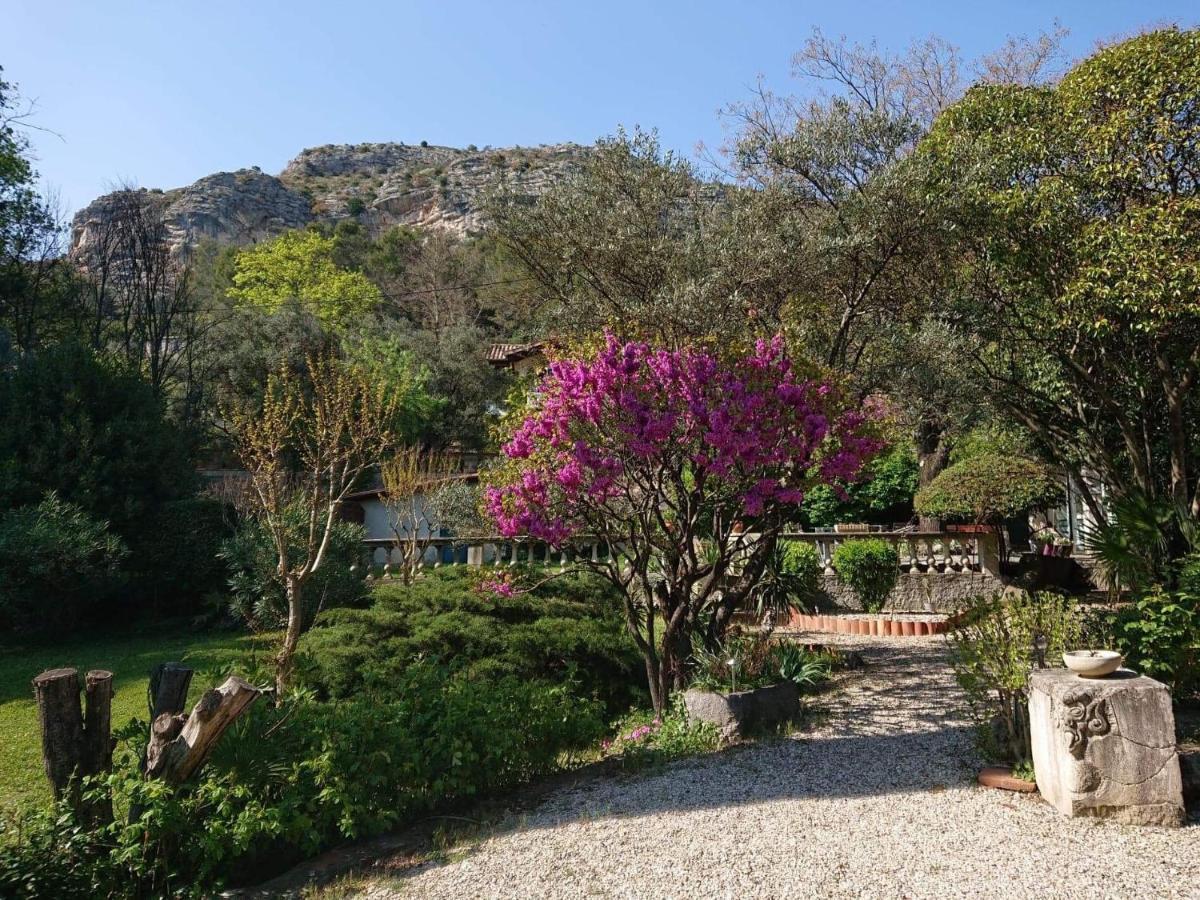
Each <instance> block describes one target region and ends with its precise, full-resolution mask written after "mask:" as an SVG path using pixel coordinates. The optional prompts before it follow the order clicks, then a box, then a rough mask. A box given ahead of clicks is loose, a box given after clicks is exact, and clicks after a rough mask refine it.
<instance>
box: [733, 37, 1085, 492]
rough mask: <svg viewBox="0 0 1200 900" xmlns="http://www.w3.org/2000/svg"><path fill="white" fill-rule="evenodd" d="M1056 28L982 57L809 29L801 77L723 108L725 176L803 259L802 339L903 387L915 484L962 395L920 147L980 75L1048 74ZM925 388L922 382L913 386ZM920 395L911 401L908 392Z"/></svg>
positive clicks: (858, 372) (928, 44)
mask: <svg viewBox="0 0 1200 900" xmlns="http://www.w3.org/2000/svg"><path fill="white" fill-rule="evenodd" d="M1062 35H1063V32H1062V31H1061V29H1059V30H1056V31H1055V32H1053V33H1051V34H1046V35H1041V36H1039V37H1038V38H1037V39H1035V40H1033V41H1028V40H1021V39H1010V41H1009V42H1008V43H1007V44H1006V45H1005V47H1003V48H1001V50H999V51H997V52H996V53H994V54H992V55H990V56H987V57H984V58H982V59H981V60H979V61H978V62H976V63H975V64H974V65H973V66H968V65H966V64H965V63H964V61H963V60H962V58H961V55H960V53H959V51H958V50H957V48H955V47H954V46H952V45H950V44H948V43H947V42H945V41H943V40H941V39H939V38H936V37H930V38H926V39H924V40H920V41H917V42H916V43H914V44H913V45H912V46H911V47H910V48H909V49H908V50H907V51H906V52H904V53H902V54H898V55H893V54H889V53H887V52H884V51H882V50H880V49H879V48H878V47H877V46H876V45H875V44H874V43H872V44H869V45H865V46H864V45H857V44H852V43H850V42H848V41H847V40H846V39H845V38H842V39H840V40H833V39H830V38H828V37H826V36H824V35H823V34H821V33H820V31H815V32H814V33H813V35H812V37H811V38H810V39H809V40H808V42H807V43H806V44H805V46H804V47H803V49H802V50H801V51H800V52H799V53H797V54H796V56H795V58H794V60H793V73H794V75H795V76H796V77H797V78H798V79H799V81H800V83H801V85H802V90H801V93H800V94H799V95H796V96H780V95H777V94H774V93H773V92H771V91H769V90H768V89H766V88H765V87H764V86H762V85H760V87H759V90H758V92H757V94H756V96H755V97H754V98H752V100H751V101H749V102H745V103H739V104H734V105H733V106H730V107H729V108H728V109H727V111H726V112H727V115H728V117H729V118H730V119H731V121H732V122H733V123H734V127H735V132H734V139H733V141H732V143H731V145H730V146H729V147H728V148H727V150H728V153H727V155H728V159H729V162H730V174H731V175H733V176H734V177H735V178H737V179H738V180H739V181H740V182H743V183H746V184H749V185H753V186H754V187H755V188H757V190H758V191H759V192H760V193H762V194H764V195H767V196H772V197H774V198H775V199H774V200H773V202H772V205H773V207H774V208H775V209H776V210H777V212H778V215H779V217H780V219H781V220H782V221H790V222H791V224H790V226H788V230H789V231H790V232H791V233H792V234H794V235H796V236H797V238H798V240H795V241H794V243H793V245H792V246H791V247H790V248H789V252H791V253H793V254H794V255H795V256H796V258H797V259H798V260H799V261H800V265H799V267H798V271H799V273H800V277H799V278H798V279H797V280H796V281H795V282H794V284H793V285H792V288H793V290H792V293H791V296H790V300H789V306H788V308H787V310H786V311H785V319H786V321H787V324H788V334H789V336H790V337H791V338H792V339H793V340H794V341H795V342H796V343H797V345H798V348H799V349H802V350H803V351H804V352H806V353H808V354H809V355H811V356H812V357H814V358H815V359H817V360H819V361H821V362H822V363H823V364H824V365H825V366H826V367H828V368H829V369H830V370H832V371H834V372H836V373H839V374H840V375H842V376H843V377H846V378H849V379H850V380H851V382H852V383H853V385H854V387H855V389H856V390H857V391H858V392H859V393H860V394H861V395H865V394H868V393H870V392H875V391H883V392H886V393H889V394H891V395H892V396H894V397H895V398H896V399H897V406H898V407H899V408H900V411H901V415H902V416H903V417H904V418H906V419H907V420H908V422H909V423H910V425H911V427H912V429H913V437H914V440H915V443H916V445H917V448H918V452H919V454H920V466H921V469H920V478H921V481H922V483H927V482H928V481H929V480H930V479H932V478H933V477H934V476H935V475H936V474H937V472H938V471H939V470H940V468H941V467H942V466H943V465H944V464H945V460H946V446H945V441H944V435H945V432H946V431H947V430H948V429H950V428H952V427H953V426H954V425H955V424H956V423H955V421H954V420H955V415H954V413H955V411H956V407H960V406H961V404H959V403H957V402H956V398H957V397H958V396H959V395H960V394H961V393H962V385H961V379H957V378H955V377H954V375H953V371H954V368H955V367H956V366H955V364H954V363H953V361H950V368H949V369H948V370H946V369H943V367H942V365H941V364H942V363H943V362H945V361H946V360H945V354H944V353H941V352H935V353H932V354H930V353H926V352H923V351H924V350H926V349H928V348H929V347H931V346H937V345H938V343H939V339H938V338H937V337H936V335H939V334H940V333H941V331H942V328H941V327H940V326H939V324H938V323H939V319H940V318H941V316H940V310H939V309H938V308H937V303H936V298H937V296H938V295H939V294H940V293H941V292H942V291H943V289H944V287H943V286H944V283H945V280H946V278H947V277H948V275H949V273H948V271H947V269H946V266H945V262H946V260H947V253H946V249H947V248H946V244H945V242H944V241H943V239H942V234H941V232H940V231H939V230H938V229H937V228H934V227H931V226H932V225H933V223H934V222H935V221H936V215H937V209H938V206H937V198H936V197H933V196H931V195H930V193H929V191H928V190H927V189H926V188H927V182H926V179H925V177H924V174H923V171H922V169H923V166H924V165H925V164H926V161H925V160H924V158H923V157H920V156H914V154H913V150H914V149H915V147H916V146H917V144H918V142H919V141H920V140H921V138H922V137H923V136H924V135H925V134H926V133H927V131H928V129H929V128H930V126H931V125H932V123H933V122H934V120H935V119H936V118H937V116H938V115H939V114H940V113H941V112H942V111H943V110H944V109H945V108H946V107H947V106H948V105H949V104H951V103H952V102H954V101H955V100H956V99H958V97H960V96H961V95H962V92H963V90H964V89H965V85H966V81H967V78H968V77H969V75H971V74H973V75H974V77H975V78H977V79H979V80H991V79H1003V80H1008V79H1018V80H1020V81H1022V82H1026V81H1031V80H1038V79H1042V78H1045V77H1047V76H1048V75H1049V74H1052V66H1053V64H1054V62H1055V61H1056V58H1057V57H1056V54H1057V47H1058V43H1059V41H1060V40H1061V37H1062ZM914 386H919V387H921V388H922V390H920V391H915V392H914V391H912V390H908V388H911V387H914ZM911 401H916V402H915V403H914V402H911Z"/></svg>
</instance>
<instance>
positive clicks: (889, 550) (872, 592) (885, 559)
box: [833, 538, 900, 612]
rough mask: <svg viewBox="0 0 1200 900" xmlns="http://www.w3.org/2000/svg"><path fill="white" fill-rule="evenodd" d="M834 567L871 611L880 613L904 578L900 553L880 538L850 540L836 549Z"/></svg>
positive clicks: (867, 609) (841, 579) (839, 577)
mask: <svg viewBox="0 0 1200 900" xmlns="http://www.w3.org/2000/svg"><path fill="white" fill-rule="evenodd" d="M833 569H834V571H835V572H837V577H838V580H839V581H841V582H842V583H843V584H845V585H848V586H849V587H850V589H851V590H852V591H854V594H855V596H857V597H858V599H859V601H860V602H861V603H862V605H863V609H865V610H866V611H867V612H879V610H881V609H883V604H884V603H886V602H887V597H888V594H889V593H891V590H892V588H893V587H895V586H896V580H897V579H898V578H899V577H900V555H899V553H897V552H896V548H895V547H893V546H892V545H891V544H889V543H888V542H887V541H883V540H880V539H879V538H864V539H862V540H849V541H845V542H844V543H842V544H839V545H838V547H837V549H836V550H834V551H833Z"/></svg>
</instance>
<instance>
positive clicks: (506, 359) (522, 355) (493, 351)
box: [486, 341, 546, 369]
mask: <svg viewBox="0 0 1200 900" xmlns="http://www.w3.org/2000/svg"><path fill="white" fill-rule="evenodd" d="M545 345H546V342H545V341H534V342H533V343H530V344H492V345H491V346H490V347H488V349H487V354H486V358H487V361H488V362H490V363H491V364H492V365H493V366H495V367H496V368H498V369H503V368H505V367H506V366H511V365H512V364H513V363H515V362H519V361H520V360H522V359H528V358H529V357H531V356H536V355H537V354H539V353H541V352H542V351H543V350H544V349H545Z"/></svg>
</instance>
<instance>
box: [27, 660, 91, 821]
mask: <svg viewBox="0 0 1200 900" xmlns="http://www.w3.org/2000/svg"><path fill="white" fill-rule="evenodd" d="M33 694H34V697H36V698H37V707H38V722H39V723H40V724H41V729H42V763H43V765H44V766H45V768H46V777H47V778H48V779H50V786H51V787H52V788H53V789H54V799H55V800H61V799H63V798H64V797H66V796H68V793H69V792H71V791H72V780H73V778H74V776H75V773H76V772H77V771H78V770H79V762H80V760H79V756H80V752H81V750H82V749H83V713H82V711H81V710H80V708H79V672H78V671H77V670H75V669H50V670H48V671H45V672H43V673H42V674H41V675H39V676H37V678H35V679H33ZM78 803H79V800H78V792H77V789H75V792H74V794H73V796H71V805H72V806H78Z"/></svg>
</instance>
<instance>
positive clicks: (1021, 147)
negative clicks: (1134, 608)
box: [921, 29, 1200, 518]
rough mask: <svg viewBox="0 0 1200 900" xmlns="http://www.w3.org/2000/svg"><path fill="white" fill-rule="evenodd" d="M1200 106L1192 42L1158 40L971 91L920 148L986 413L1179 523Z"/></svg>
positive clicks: (1198, 324)
mask: <svg viewBox="0 0 1200 900" xmlns="http://www.w3.org/2000/svg"><path fill="white" fill-rule="evenodd" d="M1198 109H1200V31H1195V30H1192V31H1179V30H1176V29H1168V30H1162V31H1155V32H1151V33H1148V34H1143V35H1140V36H1138V37H1135V38H1133V39H1131V40H1128V41H1125V42H1122V43H1119V44H1114V45H1111V46H1108V47H1105V48H1103V49H1102V50H1100V51H1099V52H1098V53H1096V54H1095V55H1093V56H1092V57H1090V58H1089V59H1087V60H1085V61H1083V62H1082V63H1080V64H1079V65H1077V66H1076V67H1075V68H1074V69H1073V70H1072V71H1070V72H1069V73H1068V74H1067V75H1066V76H1065V77H1064V78H1063V79H1062V80H1061V82H1059V83H1058V84H1057V85H1055V86H1052V87H1014V86H996V85H992V86H981V87H977V88H974V89H972V90H971V91H970V92H968V94H967V95H966V97H965V98H964V99H963V100H962V101H961V102H959V103H958V104H956V105H955V106H953V107H952V108H950V109H949V110H947V111H946V112H945V113H944V114H943V115H942V116H941V117H940V118H939V120H938V121H937V123H936V124H935V125H934V127H933V129H932V131H931V133H930V135H929V137H928V138H927V139H926V140H925V142H924V144H923V146H922V148H921V155H922V157H923V158H924V159H925V161H926V163H927V164H928V166H929V172H930V173H931V185H930V189H931V191H932V192H933V193H935V194H937V195H938V196H940V197H941V198H943V201H944V203H945V207H944V208H943V210H942V214H943V215H944V221H945V223H946V224H947V226H948V227H949V228H950V233H952V234H954V235H956V236H957V238H958V239H959V241H960V243H959V246H960V250H961V254H962V255H961V259H962V260H963V263H964V265H963V267H962V271H961V272H960V276H961V281H960V303H961V307H962V308H961V309H960V310H958V320H959V321H960V322H961V323H962V327H963V328H964V329H966V331H967V332H968V333H969V334H970V335H972V336H973V337H974V341H975V348H974V352H973V353H971V354H969V355H968V357H966V358H967V359H968V360H971V359H973V360H974V361H975V363H976V364H977V367H978V370H979V372H980V374H982V375H983V376H984V377H985V378H986V379H987V381H988V382H989V383H990V384H991V385H992V386H993V387H994V388H995V391H994V392H993V400H994V402H996V403H997V404H998V405H999V406H1000V407H1001V408H1002V410H1003V411H1005V412H1006V413H1008V414H1009V415H1011V416H1012V417H1013V418H1015V419H1016V420H1017V421H1020V422H1021V423H1023V424H1024V425H1025V426H1027V427H1028V428H1029V429H1030V430H1031V431H1032V433H1033V434H1034V436H1035V438H1036V439H1037V442H1038V444H1039V447H1040V448H1041V449H1042V451H1043V452H1044V453H1046V454H1048V455H1049V456H1050V458H1053V459H1054V460H1055V461H1056V462H1059V463H1060V464H1062V465H1063V466H1064V467H1065V468H1067V469H1068V470H1070V471H1073V472H1075V473H1076V474H1078V472H1079V470H1080V468H1081V467H1084V466H1086V467H1087V468H1089V469H1091V470H1093V471H1095V472H1097V473H1099V474H1100V475H1101V476H1102V477H1103V478H1104V480H1105V481H1106V482H1107V483H1108V485H1109V487H1110V488H1111V489H1113V490H1114V491H1115V492H1116V493H1119V494H1125V495H1128V494H1130V493H1132V492H1133V491H1134V490H1138V491H1141V492H1142V493H1144V494H1146V495H1147V496H1150V497H1155V496H1169V497H1171V498H1172V499H1173V500H1174V501H1175V502H1176V503H1177V504H1179V505H1186V506H1188V507H1189V508H1190V514H1191V516H1192V517H1193V518H1196V517H1197V516H1200V490H1198V487H1200V484H1198V479H1197V477H1196V476H1197V472H1196V467H1197V451H1196V439H1197V435H1196V433H1195V429H1194V428H1192V427H1191V426H1190V425H1189V424H1188V423H1189V422H1192V421H1195V419H1196V415H1197V412H1200V408H1198V407H1197V405H1196V404H1197V401H1196V395H1195V392H1194V391H1193V390H1191V388H1192V386H1193V385H1194V383H1195V380H1196V377H1197V374H1198V372H1200V194H1198V190H1197V188H1198V184H1197V178H1196V173H1197V172H1198V171H1200V114H1198V113H1197V110H1198ZM1077 480H1078V479H1077ZM1084 499H1085V500H1086V501H1088V502H1089V503H1090V504H1091V506H1092V509H1093V512H1094V513H1095V514H1096V515H1097V516H1098V517H1099V518H1103V516H1104V511H1103V509H1102V508H1101V507H1100V505H1099V503H1098V502H1097V501H1096V499H1095V498H1093V497H1091V496H1090V494H1088V493H1086V492H1085V495H1084Z"/></svg>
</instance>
